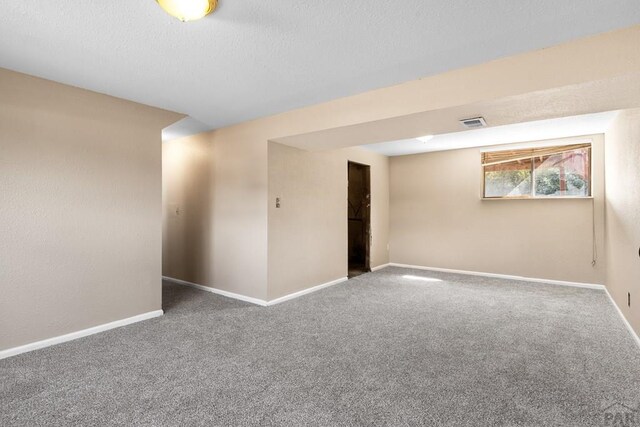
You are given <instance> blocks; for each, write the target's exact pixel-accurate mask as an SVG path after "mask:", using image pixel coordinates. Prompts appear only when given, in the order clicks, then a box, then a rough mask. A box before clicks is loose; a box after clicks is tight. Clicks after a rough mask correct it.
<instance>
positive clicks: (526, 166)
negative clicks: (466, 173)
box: [482, 144, 591, 199]
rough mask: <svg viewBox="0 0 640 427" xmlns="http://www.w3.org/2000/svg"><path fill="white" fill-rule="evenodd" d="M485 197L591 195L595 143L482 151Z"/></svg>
mask: <svg viewBox="0 0 640 427" xmlns="http://www.w3.org/2000/svg"><path fill="white" fill-rule="evenodd" d="M482 167H483V179H484V185H483V189H484V190H483V191H484V194H483V197H484V198H488V199H491V198H507V199H508V198H519V199H521V198H554V197H555V198H560V197H589V196H591V144H574V145H564V146H555V147H540V148H527V149H519V150H505V151H493V152H486V153H482Z"/></svg>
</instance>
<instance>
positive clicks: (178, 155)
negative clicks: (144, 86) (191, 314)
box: [162, 137, 213, 285]
mask: <svg viewBox="0 0 640 427" xmlns="http://www.w3.org/2000/svg"><path fill="white" fill-rule="evenodd" d="M211 157H212V156H211V143H210V141H207V140H206V139H205V138H199V137H191V138H182V139H177V140H173V141H168V142H165V143H163V148H162V197H163V208H164V212H163V232H162V275H163V276H166V277H171V278H175V279H180V280H186V281H189V282H193V283H199V284H203V285H207V284H209V283H210V278H211V269H210V267H209V265H210V263H208V262H207V260H210V259H211V255H212V254H211V248H212V247H213V242H212V237H213V236H212V233H211V231H212V227H211V224H212V216H213V189H212V179H211V178H212V174H213V169H212V161H211Z"/></svg>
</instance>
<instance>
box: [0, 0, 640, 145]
mask: <svg viewBox="0 0 640 427" xmlns="http://www.w3.org/2000/svg"><path fill="white" fill-rule="evenodd" d="M0 4H1V9H0V10H1V13H0V67H4V68H8V69H12V70H16V71H20V72H24V73H27V74H32V75H35V76H39V77H44V78H47V79H51V80H55V81H59V82H62V83H66V84H71V85H74V86H78V87H82V88H86V89H91V90H94V91H97V92H101V93H106V94H109V95H113V96H117V97H120V98H125V99H130V100H133V101H137V102H141V103H143V104H148V105H152V106H156V107H160V108H165V109H168V110H172V111H176V112H180V113H185V114H188V115H190V116H192V117H193V118H194V119H197V120H198V121H200V122H202V123H204V126H205V127H207V128H217V127H221V126H225V125H229V124H232V123H237V122H241V121H244V120H248V119H252V118H257V117H261V116H266V115H270V114H274V113H277V112H282V111H286V110H290V109H293V108H297V107H302V106H306V105H311V104H315V103H319V102H322V101H328V100H331V99H335V98H338V97H342V96H347V95H352V94H356V93H360V92H363V91H367V90H371V89H375V88H379V87H384V86H389V85H392V84H396V83H400V82H404V81H407V80H412V79H416V78H420V77H423V76H427V75H432V74H437V73H440V72H443V71H446V70H450V69H454V68H459V67H463V66H467V65H471V64H476V63H482V62H486V61H488V60H491V59H495V58H498V57H503V56H508V55H512V54H515V53H519V52H524V51H529V50H533V49H538V48H543V47H546V46H550V45H554V44H558V43H561V42H564V41H567V40H570V39H573V38H577V37H581V36H585V35H590V34H596V33H599V32H604V31H608V30H612V29H616V28H621V27H627V26H631V25H635V24H638V23H640V1H638V0H563V1H558V0H536V1H528V2H524V1H513V0H474V1H469V0H448V1H442V0H403V1H401V2H400V1H398V2H389V1H371V0H349V1H344V0H325V1H317V0H313V1H312V0H296V1H284V0H280V1H277V0H276V1H264V0H243V1H237V0H236V1H233V0H220V6H219V9H218V10H217V11H216V12H215V13H214V14H213V15H211V16H209V17H207V18H205V19H203V20H201V21H196V22H191V23H181V22H179V21H177V20H176V19H174V18H172V17H170V16H168V15H167V14H166V13H164V12H163V11H162V10H161V9H160V7H158V5H157V4H156V2H155V1H154V0H109V1H78V0H57V1H42V0H22V1H8V0H5V1H2V2H1V3H0ZM194 123H195V122H194ZM192 124H193V123H192ZM194 129H195V130H196V131H200V130H201V129H202V125H201V124H197V123H195V126H194ZM180 132H182V134H184V132H187V133H188V132H189V126H188V125H187V126H183V127H182V128H181V130H180Z"/></svg>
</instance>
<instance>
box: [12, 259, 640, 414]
mask: <svg viewBox="0 0 640 427" xmlns="http://www.w3.org/2000/svg"><path fill="white" fill-rule="evenodd" d="M406 275H413V276H416V277H404V276H406ZM419 277H422V278H431V279H440V280H441V281H433V280H429V281H427V280H420V279H419ZM164 308H165V310H166V314H165V316H163V317H161V318H157V319H153V320H148V321H145V322H142V323H138V324H134V325H130V326H127V327H123V328H119V329H115V330H112V331H108V332H104V333H101V334H97V335H93V336H91V337H87V338H83V339H79V340H76V341H72V342H69V343H65V344H61V345H58V346H54V347H50V348H47V349H43V350H39V351H35V352H32V353H27V354H23V355H20V356H16V357H13V358H10V359H5V360H2V361H0V409H1V412H0V425H2V426H14V425H29V426H33V425H42V426H45V425H46V426H55V425H86V426H105V425H156V426H178V425H181V426H185V425H207V426H212V425H224V426H228V425H243V426H245V425H247V426H251V425H255V426H258V425H260V426H269V425H288V426H302V425H323V426H325V425H341V426H351V425H390V426H401V425H452V426H485V425H505V426H513V425H531V426H543V425H544V426H547V425H553V426H591V425H593V426H599V425H603V424H604V412H603V410H604V409H605V408H606V407H607V406H608V405H609V404H613V403H622V404H625V405H627V406H631V407H636V406H637V405H638V404H640V349H638V347H637V346H636V344H635V342H634V341H633V340H632V338H631V337H630V335H629V333H628V331H627V330H626V329H625V327H624V325H623V323H622V321H621V320H620V318H619V317H618V314H617V313H616V311H615V309H614V307H613V306H612V305H611V304H610V302H609V301H608V299H607V297H606V296H605V294H604V292H602V291H598V290H590V289H581V288H571V287H562V286H552V285H544V284H534V283H525V282H514V281H509V280H501V279H488V278H481V277H472V276H462V275H453V274H444V273H432V272H426V271H416V270H406V269H398V268H387V269H384V270H382V271H379V272H376V273H369V274H364V275H362V276H359V277H357V278H355V279H353V280H350V281H349V282H347V283H343V284H340V285H336V286H333V287H331V288H328V289H325V290H322V291H319V292H316V293H313V294H309V295H306V296H304V297H301V298H298V299H295V300H291V301H289V302H285V303H282V304H280V305H276V306H272V307H268V308H265V307H257V306H253V305H250V304H247V303H243V302H239V301H235V300H231V299H227V298H224V297H220V296H216V295H213V294H210V293H205V292H202V291H198V290H194V289H191V288H187V287H181V286H177V285H172V284H165V285H164Z"/></svg>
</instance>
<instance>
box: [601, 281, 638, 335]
mask: <svg viewBox="0 0 640 427" xmlns="http://www.w3.org/2000/svg"><path fill="white" fill-rule="evenodd" d="M604 291H605V292H606V293H607V296H608V297H609V300H610V301H611V304H613V306H614V307H615V308H616V311H617V312H618V314H619V315H620V318H621V319H622V322H623V323H624V325H625V326H626V327H627V330H628V331H629V333H630V334H631V337H632V338H633V340H634V341H635V342H636V344H637V345H638V347H640V337H638V334H636V331H634V330H633V328H632V327H631V323H629V321H628V320H627V318H626V317H624V314H623V313H622V310H620V307H618V304H616V302H615V301H614V300H613V297H612V296H611V294H610V293H609V289H607V288H605V289H604Z"/></svg>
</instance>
